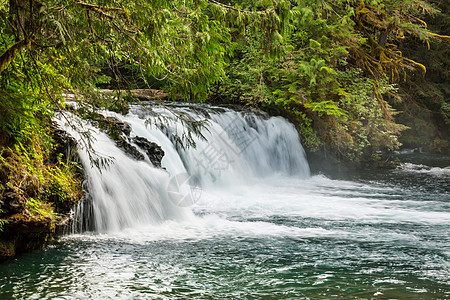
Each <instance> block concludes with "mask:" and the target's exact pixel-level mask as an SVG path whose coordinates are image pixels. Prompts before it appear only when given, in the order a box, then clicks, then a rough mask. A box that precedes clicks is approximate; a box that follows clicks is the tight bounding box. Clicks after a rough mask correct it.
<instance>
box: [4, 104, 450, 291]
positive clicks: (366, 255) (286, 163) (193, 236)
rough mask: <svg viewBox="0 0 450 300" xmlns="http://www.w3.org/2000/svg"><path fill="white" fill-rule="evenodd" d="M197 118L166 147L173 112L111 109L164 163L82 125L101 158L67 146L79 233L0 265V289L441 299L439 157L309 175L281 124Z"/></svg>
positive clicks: (447, 262)
mask: <svg viewBox="0 0 450 300" xmlns="http://www.w3.org/2000/svg"><path fill="white" fill-rule="evenodd" d="M177 109H178V110H179V111H185V112H186V111H188V110H186V109H185V108H177ZM158 113H160V114H161V113H163V114H164V113H166V114H167V115H168V116H170V115H171V113H170V111H167V110H165V109H161V111H158ZM110 114H112V113H110ZM209 114H210V115H208V119H209V120H210V123H209V125H208V127H209V129H208V130H205V131H204V132H203V133H204V136H205V139H201V138H198V137H194V140H195V142H196V144H197V148H196V149H193V148H189V149H180V148H178V149H177V147H176V145H175V142H174V140H175V139H174V136H173V135H172V136H171V135H170V132H172V133H173V132H175V131H177V130H180V128H183V126H184V125H183V124H180V123H177V121H175V120H174V121H173V123H172V124H171V125H170V126H169V127H170V128H172V129H171V131H170V132H169V131H168V129H167V128H165V129H164V130H165V131H164V130H162V129H161V128H156V127H155V126H153V127H152V126H149V124H148V122H145V120H146V117H148V114H147V113H143V112H142V110H141V109H139V108H137V107H135V108H134V109H132V111H131V113H130V114H129V115H127V116H125V117H123V116H118V115H115V114H112V115H113V116H116V117H120V118H121V119H123V120H124V121H126V122H128V123H129V124H131V126H132V135H138V136H143V137H146V138H148V139H149V140H152V141H157V142H158V143H159V144H160V145H161V146H162V148H163V149H164V151H165V153H166V154H165V157H164V159H163V161H162V166H163V167H164V168H165V170H161V169H157V168H154V167H153V166H152V165H151V163H150V162H149V161H135V160H134V159H132V158H130V157H129V156H127V155H126V154H125V153H123V152H122V151H121V150H120V149H119V148H117V147H116V146H115V145H114V143H113V142H111V141H110V140H109V138H108V137H107V136H106V135H104V134H103V133H101V132H96V137H97V141H96V142H95V143H94V148H95V147H96V150H97V151H99V152H101V153H104V154H105V155H106V154H107V155H108V156H112V157H114V162H113V163H112V164H111V165H110V166H109V167H107V168H105V169H103V170H102V171H100V170H99V169H97V168H96V167H95V166H91V165H90V164H89V163H88V157H87V154H86V153H85V154H83V153H82V154H81V155H82V156H83V155H84V156H85V157H83V158H82V159H83V161H84V163H85V168H86V172H87V175H88V179H87V186H88V188H89V198H90V201H92V205H91V208H90V209H91V210H92V211H91V213H92V212H93V215H90V214H87V213H86V211H84V212H83V211H82V210H83V209H81V208H80V211H78V212H77V213H78V215H79V218H80V219H79V222H90V225H89V226H90V227H91V231H88V232H82V233H72V234H69V235H66V236H64V237H62V238H61V239H59V240H58V241H57V242H55V243H52V244H51V245H49V247H47V248H46V249H45V250H42V251H35V252H33V253H29V254H25V255H21V256H20V257H17V258H15V259H14V260H11V261H9V262H6V263H3V264H0V274H2V276H1V278H0V299H192V298H194V299H195V298H198V299H308V298H358V299H360V298H375V299H378V298H380V299H385V298H386V299H387V298H389V299H436V298H441V299H444V298H450V186H449V182H450V170H449V169H448V168H446V167H448V166H449V165H450V157H449V156H436V155H427V154H421V153H419V154H403V155H400V156H399V157H400V159H401V160H402V164H401V166H400V167H399V168H398V169H395V170H378V171H373V170H372V171H360V172H356V173H352V174H340V175H335V176H333V178H332V179H331V178H329V177H326V176H324V175H311V174H310V173H309V167H308V164H307V162H306V158H305V156H304V152H303V148H301V144H300V142H299V139H298V136H297V135H296V133H295V129H294V128H293V126H292V125H291V124H289V123H288V122H286V121H285V120H283V119H281V118H262V117H259V116H254V115H251V116H250V117H249V116H246V117H244V116H242V114H240V113H237V112H233V111H230V110H223V111H221V112H217V113H213V112H210V113H209ZM143 115H144V116H143ZM188 115H189V116H191V117H192V118H193V119H198V118H200V115H201V114H200V113H199V112H195V113H193V112H188ZM147 121H148V120H147ZM86 126H88V125H86ZM92 130H94V131H95V129H92ZM73 134H74V135H76V133H73ZM213 149H220V150H221V151H220V154H222V156H219V154H217V153H215V154H216V155H215V156H214V157H215V160H214V161H213V160H212V158H211V155H212V154H211V153H213V152H214V151H213ZM223 149H226V150H223ZM224 151H225V154H224ZM206 154H208V155H210V156H205V155H206ZM205 161H209V164H208V165H206V166H205V165H203V164H202V162H205ZM219 162H220V164H219ZM183 183H184V184H183ZM84 210H86V208H84ZM83 215H84V217H86V216H89V215H90V216H91V217H90V218H91V220H84V221H83V217H82V216H83ZM77 226H78V227H82V226H81V225H80V224H78V225H77V224H75V226H74V228H75V229H76V227H77ZM83 226H84V225H83Z"/></svg>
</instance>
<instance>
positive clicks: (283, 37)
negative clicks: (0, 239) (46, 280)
mask: <svg viewBox="0 0 450 300" xmlns="http://www.w3.org/2000/svg"><path fill="white" fill-rule="evenodd" d="M448 9H449V4H448V3H447V2H446V1H435V0H432V1H415V0H407V1H397V0H359V1H354V0H348V1H344V0H325V1H318V0H305V1H302V0H291V1H284V0H279V1H273V0H262V1H247V0H242V1H216V0H190V1H189V0H186V1H180V0H176V1H164V0H157V1H143V0H138V1H130V2H129V1H115V0H102V1H89V2H83V1H72V0H48V1H39V0H0V87H1V88H0V112H1V114H0V195H1V197H0V218H2V219H1V220H0V228H1V227H2V225H5V224H8V223H14V222H25V221H27V222H30V221H35V220H40V221H42V220H45V221H46V222H47V224H48V226H49V227H52V226H54V223H55V222H57V221H58V220H59V219H58V218H59V215H58V213H59V212H60V211H62V210H64V209H67V207H69V206H70V205H71V204H72V203H74V202H76V201H77V200H78V199H79V198H80V195H81V187H80V186H81V184H80V181H81V179H80V174H79V171H78V167H77V166H76V164H75V163H70V162H69V160H67V158H65V157H63V156H64V155H63V154H62V153H61V149H59V147H60V145H59V144H58V138H57V137H56V136H55V131H57V130H56V129H55V127H54V125H53V123H52V117H53V115H54V114H55V112H57V111H63V110H64V109H65V104H64V100H65V99H64V96H63V95H64V94H74V95H75V97H76V99H77V100H79V101H81V102H84V103H88V104H90V105H91V106H92V107H93V108H107V109H111V110H115V111H122V112H126V109H127V105H128V102H130V101H135V100H137V99H135V98H134V97H133V95H132V94H131V93H129V92H127V91H128V90H131V89H138V88H139V89H161V90H164V91H166V92H167V93H168V95H169V96H168V97H169V99H170V100H175V99H177V100H182V101H191V102H205V101H206V102H211V103H214V104H225V103H227V104H229V103H239V104H241V105H244V106H246V107H248V108H251V109H255V110H259V109H263V110H266V111H270V112H271V113H273V114H279V115H283V116H285V117H287V118H288V119H289V120H290V121H291V122H293V123H294V124H295V126H296V127H297V128H298V131H299V133H300V135H301V137H302V142H303V144H304V146H305V147H306V148H307V149H308V150H309V151H310V152H314V151H316V150H319V149H320V150H321V151H325V152H327V153H330V155H333V156H335V157H337V158H338V159H339V160H341V161H347V162H353V163H356V164H359V165H362V164H365V165H370V164H371V162H377V161H379V160H380V159H381V155H382V153H389V152H392V151H396V150H398V149H399V147H400V146H401V145H402V144H403V145H404V146H405V147H409V148H418V147H422V148H423V149H424V150H425V151H433V152H448V151H449V145H450V144H449V123H450V119H449V118H450V102H449V84H448V82H449V80H448V79H449V60H448V56H449V50H448V49H449V47H448V46H449V41H450V37H449V32H448V31H449V28H450V26H449V23H450V18H449V15H448ZM103 88H108V89H113V90H114V91H116V92H115V93H114V94H113V95H114V96H113V97H106V96H105V95H104V94H102V92H101V89H103ZM74 124H75V123H74ZM74 126H76V125H74ZM87 144H88V142H87ZM58 145H59V146H58ZM2 211H3V212H2ZM12 216H15V218H16V219H11V218H12ZM49 231H51V230H49ZM8 247H9V248H8ZM11 247H12V246H11V245H6V246H5V245H4V246H3V249H4V250H3V251H9V250H11ZM5 249H6V250H5ZM8 249H9V250H8ZM11 251H12V250H11Z"/></svg>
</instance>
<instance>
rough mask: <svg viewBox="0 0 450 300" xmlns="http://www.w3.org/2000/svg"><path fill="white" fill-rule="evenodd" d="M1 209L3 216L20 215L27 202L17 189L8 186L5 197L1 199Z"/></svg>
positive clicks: (4, 192)
mask: <svg viewBox="0 0 450 300" xmlns="http://www.w3.org/2000/svg"><path fill="white" fill-rule="evenodd" d="M0 208H1V209H2V211H3V212H2V215H4V216H9V215H13V214H17V213H20V212H22V211H23V210H24V208H25V200H24V199H23V198H22V197H21V196H20V194H19V192H18V191H16V189H14V188H12V187H10V186H6V187H5V190H4V191H3V195H2V197H1V198H0Z"/></svg>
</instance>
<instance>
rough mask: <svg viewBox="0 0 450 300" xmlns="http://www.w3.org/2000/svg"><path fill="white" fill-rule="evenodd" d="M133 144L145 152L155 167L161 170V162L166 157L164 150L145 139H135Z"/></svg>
mask: <svg viewBox="0 0 450 300" xmlns="http://www.w3.org/2000/svg"><path fill="white" fill-rule="evenodd" d="M133 142H134V143H135V144H136V145H138V146H139V148H141V149H142V150H144V151H145V153H146V154H147V156H148V158H149V159H150V161H151V162H152V164H153V165H154V166H155V167H158V168H161V160H162V159H163V157H164V154H165V153H164V150H163V149H162V148H161V147H160V146H159V145H158V144H156V143H153V142H150V141H149V140H147V139H146V138H144V137H140V136H137V137H134V138H133Z"/></svg>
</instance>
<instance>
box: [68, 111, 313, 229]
mask: <svg viewBox="0 0 450 300" xmlns="http://www.w3.org/2000/svg"><path fill="white" fill-rule="evenodd" d="M154 110H156V113H157V114H158V116H160V117H161V116H163V117H164V120H165V121H164V122H165V126H164V127H163V128H162V127H159V126H158V124H153V125H149V124H150V123H157V122H158V121H156V120H155V118H156V117H155V114H154V113H147V112H148V110H146V109H143V108H142V107H141V106H135V107H133V108H132V110H131V112H130V113H129V114H128V115H126V116H122V115H118V114H115V113H112V112H103V113H104V114H105V115H108V116H114V117H117V118H119V119H121V120H122V121H124V122H126V123H128V124H130V125H131V128H132V131H131V137H133V136H140V137H144V138H147V139H148V140H149V141H152V142H156V143H157V144H159V145H160V146H161V147H162V149H163V150H164V152H165V156H164V158H163V160H162V167H163V168H164V169H165V170H163V169H158V168H156V167H154V166H153V165H152V164H151V162H150V161H149V160H148V159H147V160H145V161H137V160H135V159H134V158H132V157H130V156H129V155H127V154H126V153H125V152H124V151H123V150H121V149H120V148H118V147H117V146H116V145H115V143H114V141H112V140H111V139H110V138H109V137H108V136H107V135H106V134H104V133H102V132H99V130H97V129H95V128H93V127H91V126H90V125H88V124H85V126H87V127H89V128H90V129H91V130H92V131H93V132H94V137H95V139H94V141H93V143H92V146H93V150H95V151H96V152H97V153H98V154H99V155H103V156H106V157H112V158H113V162H112V163H111V164H109V165H108V166H107V167H105V168H100V169H99V168H97V167H95V166H93V165H92V163H91V161H90V159H89V155H88V153H87V151H86V149H81V151H80V156H81V160H82V163H83V165H84V168H85V173H86V176H87V183H86V184H87V190H88V198H90V199H89V201H91V203H90V205H87V204H86V203H82V204H80V206H79V209H80V210H81V211H83V212H79V213H83V214H84V215H88V216H89V218H93V220H91V221H90V222H91V223H92V226H86V224H82V222H83V218H80V217H79V223H78V224H76V226H75V230H79V229H81V228H86V227H91V229H92V227H93V228H95V230H97V231H100V232H104V231H116V230H119V229H123V228H128V227H134V226H140V225H146V224H155V223H160V222H162V221H166V220H186V219H189V218H192V217H193V214H192V212H191V210H190V209H189V208H183V207H182V206H187V205H180V203H177V200H175V201H174V197H173V195H174V193H175V194H178V195H180V196H183V195H184V194H186V193H192V188H193V181H195V187H196V188H198V189H200V188H201V189H208V190H214V189H228V188H233V186H236V185H243V184H251V183H253V182H255V181H258V180H260V179H262V178H265V177H270V176H274V175H276V174H283V175H286V176H290V177H297V178H307V177H309V167H308V163H307V161H306V158H305V153H304V150H303V148H302V146H301V143H300V139H299V136H298V134H297V132H296V130H295V128H294V126H293V125H292V124H290V123H289V122H287V121H286V120H285V119H283V118H281V117H271V118H266V119H264V118H263V117H260V116H257V115H255V114H252V113H251V114H245V115H244V114H242V113H240V112H236V111H233V110H230V109H220V111H219V110H216V111H214V110H211V109H209V111H208V112H207V114H208V118H207V124H206V125H205V128H203V129H202V131H201V134H202V135H203V138H201V137H199V136H197V135H195V134H192V133H191V138H192V141H193V142H195V145H196V146H195V147H185V148H182V147H180V145H179V144H177V142H176V138H177V137H182V136H183V134H185V135H188V134H190V132H189V129H188V128H187V127H186V125H185V123H183V122H181V121H180V119H179V118H177V117H176V116H175V115H174V113H173V111H174V110H176V111H177V112H178V113H183V114H184V115H185V116H187V117H188V118H189V119H190V120H196V121H200V120H203V119H205V116H204V115H203V114H202V113H197V112H195V110H189V109H186V108H183V107H181V108H173V109H171V110H167V109H164V108H158V109H154ZM202 112H203V113H204V110H202ZM60 125H61V126H63V127H64V128H65V129H66V130H68V131H69V132H70V133H71V134H73V135H74V137H75V138H79V136H78V134H77V132H75V131H74V130H72V129H71V128H70V127H68V126H65V125H64V122H62V121H60ZM180 176H181V177H180ZM183 178H184V179H187V180H190V181H189V182H188V185H185V186H183V185H182V182H178V181H180V180H183ZM174 182H175V185H174ZM197 196H198V195H189V197H190V198H189V200H190V201H189V203H188V205H189V204H192V203H193V201H198V200H199V199H198V197H197ZM89 209H90V210H92V211H89V212H87V210H89ZM85 219H86V218H84V220H85ZM84 222H86V220H85V221H84Z"/></svg>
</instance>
